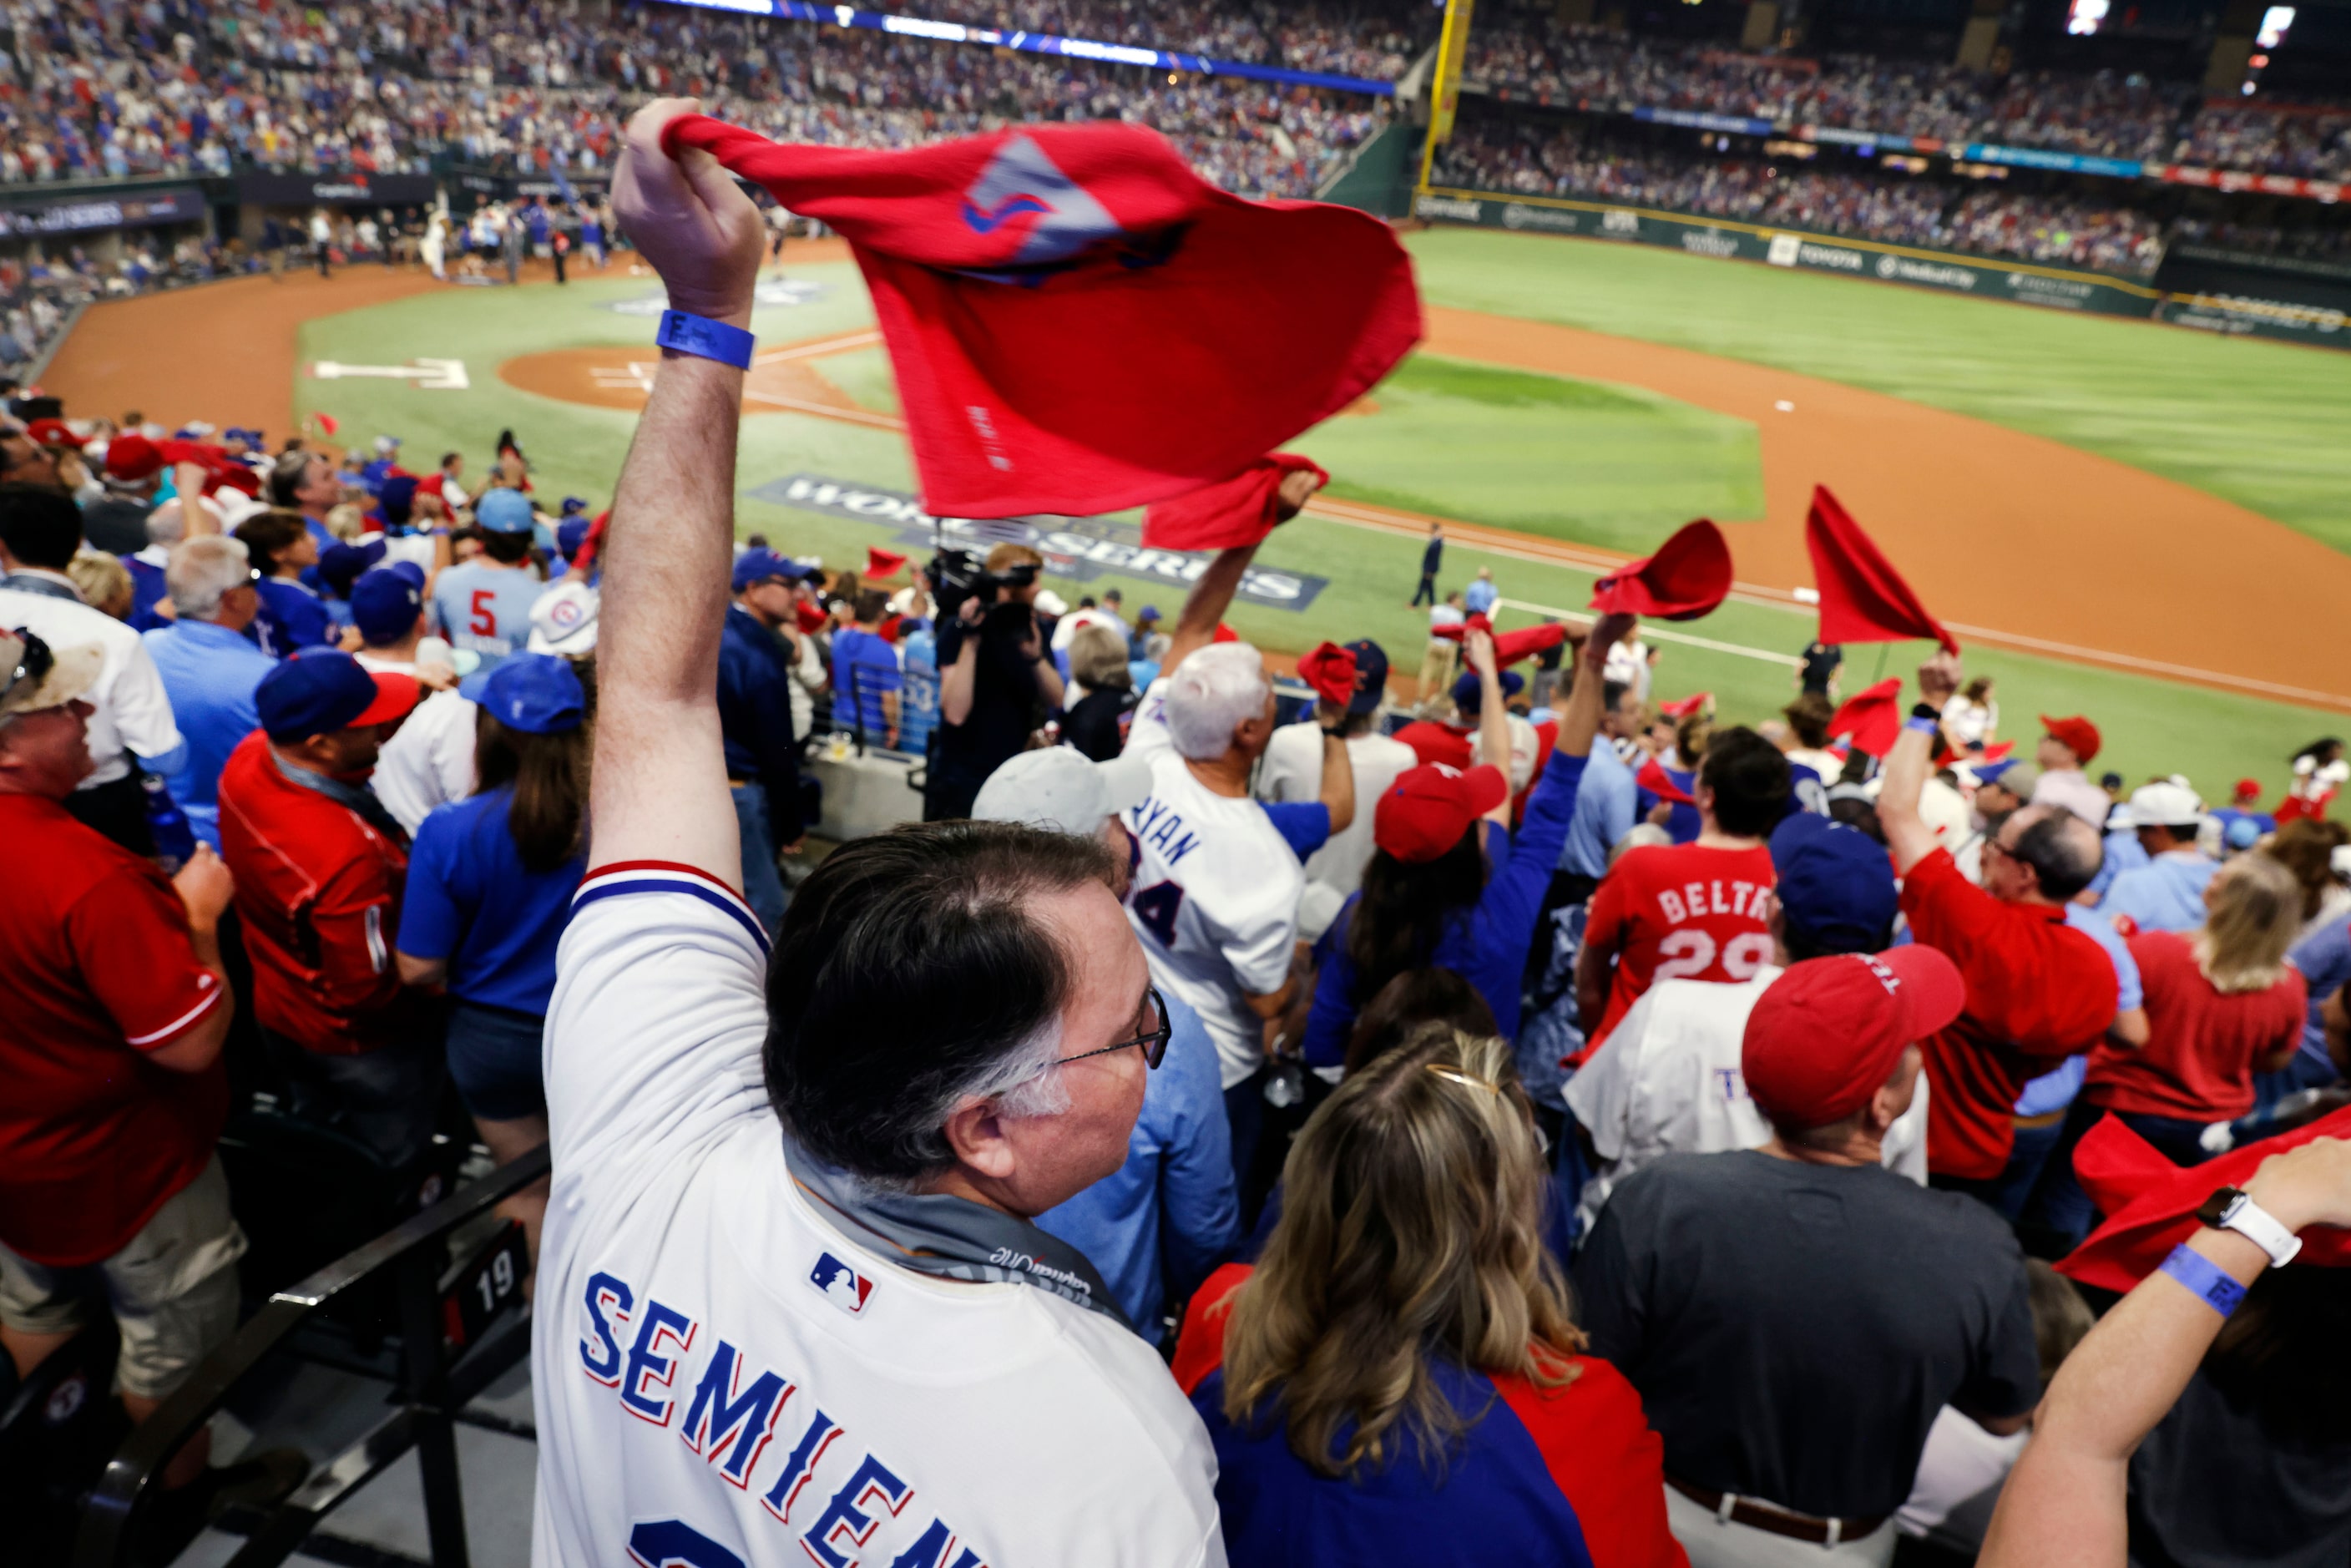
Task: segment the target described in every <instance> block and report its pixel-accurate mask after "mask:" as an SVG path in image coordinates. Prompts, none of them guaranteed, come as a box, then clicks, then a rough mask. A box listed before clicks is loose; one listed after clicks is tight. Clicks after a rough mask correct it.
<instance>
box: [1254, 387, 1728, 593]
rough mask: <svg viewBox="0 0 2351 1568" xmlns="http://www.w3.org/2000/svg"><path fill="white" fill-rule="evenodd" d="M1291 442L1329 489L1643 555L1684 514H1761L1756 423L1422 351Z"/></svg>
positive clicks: (1628, 390) (1637, 393)
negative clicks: (1317, 467)
mask: <svg viewBox="0 0 2351 1568" xmlns="http://www.w3.org/2000/svg"><path fill="white" fill-rule="evenodd" d="M1371 401H1372V403H1373V405H1374V409H1373V412H1371V413H1345V414H1342V415H1340V416H1339V417H1338V418H1336V419H1332V420H1327V421H1325V422H1324V423H1322V424H1320V425H1318V426H1316V427H1315V428H1314V429H1313V430H1311V431H1309V432H1308V433H1307V434H1304V435H1303V436H1301V437H1300V438H1299V439H1298V440H1297V441H1295V442H1293V443H1291V445H1292V446H1294V447H1295V448H1296V449H1297V450H1299V451H1301V452H1304V453H1306V454H1308V455H1310V456H1311V457H1313V458H1314V459H1315V460H1316V461H1318V462H1320V463H1321V464H1322V465H1323V466H1324V467H1325V468H1328V469H1329V470H1331V474H1332V481H1331V493H1332V495H1334V496H1343V497H1350V498H1352V499H1354V500H1358V501H1372V502H1375V503H1377V504H1379V505H1381V506H1387V507H1403V508H1404V509H1405V510H1406V511H1413V512H1433V513H1437V514H1438V515H1440V516H1444V517H1461V518H1464V519H1466V520H1468V521H1470V522H1477V523H1488V524H1491V525H1492V526H1494V527H1496V528H1513V529H1517V530H1519V531H1520V532H1524V533H1532V534H1542V535H1545V536H1547V537H1549V538H1556V539H1566V540H1570V541H1573V542H1577V543H1583V544H1595V545H1601V546H1604V547H1606V548H1609V549H1621V550H1624V551H1625V552H1626V553H1628V554H1633V555H1638V554H1640V553H1642V552H1644V551H1646V550H1648V549H1652V548H1654V547H1655V545H1656V541H1657V540H1658V539H1659V538H1661V537H1663V536H1664V535H1665V534H1667V533H1668V532H1670V531H1671V530H1673V529H1674V528H1678V527H1679V526H1680V525H1682V524H1683V523H1686V522H1687V521H1689V519H1690V518H1692V517H1723V518H1747V517H1761V516H1762V515H1763V468H1762V458H1761V449H1760V444H1759V441H1758V438H1757V436H1756V434H1755V427H1754V425H1753V424H1751V423H1749V422H1747V421H1746V420H1743V419H1733V418H1730V417H1729V416H1728V415H1725V414H1719V413H1713V412H1711V411H1709V410H1707V409H1701V408H1693V407H1692V406H1690V405H1689V404H1687V403H1684V402H1676V401H1675V400H1673V399H1672V398H1668V397H1662V396H1659V395H1658V394H1656V393H1655V392H1648V391H1646V390H1644V389H1642V388H1638V387H1620V386H1613V385H1609V384H1606V383H1604V382H1586V381H1573V380H1570V379H1568V378H1566V377H1563V376H1549V375H1541V374H1536V373H1532V372H1530V371H1515V370H1504V369H1500V368H1499V367H1496V366H1490V365H1480V364H1475V363H1471V362H1469V361H1462V360H1446V359H1439V358H1437V357H1436V356H1434V355H1430V354H1416V355H1414V356H1413V357H1412V358H1410V359H1408V360H1406V361H1405V362H1404V363H1403V364H1402V365H1400V366H1398V367H1397V368H1396V370H1395V373H1393V374H1392V375H1390V376H1389V377H1388V379H1387V380H1386V381H1385V382H1382V383H1381V384H1380V385H1379V386H1378V387H1377V388H1376V389H1374V391H1373V392H1372V394H1371Z"/></svg>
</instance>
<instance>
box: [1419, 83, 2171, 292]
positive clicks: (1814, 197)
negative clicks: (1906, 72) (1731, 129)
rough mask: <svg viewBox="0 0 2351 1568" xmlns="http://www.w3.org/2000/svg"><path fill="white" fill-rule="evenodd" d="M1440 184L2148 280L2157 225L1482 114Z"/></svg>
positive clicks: (2068, 200) (2096, 207)
mask: <svg viewBox="0 0 2351 1568" xmlns="http://www.w3.org/2000/svg"><path fill="white" fill-rule="evenodd" d="M1437 172H1438V175H1439V176H1440V178H1441V180H1442V181H1443V182H1444V183H1452V184H1457V185H1461V186H1465V187H1467V188H1470V189H1475V190H1488V191H1506V192H1523V193H1529V194H1536V195H1549V196H1582V197H1587V198H1591V199H1593V200H1598V201H1609V202H1624V203H1627V204H1640V205H1643V206H1651V207H1660V208H1664V209H1667V210H1668V211H1673V212H1683V213H1695V214H1701V215H1704V216H1708V217H1723V218H1736V219H1739V220H1740V221H1742V222H1746V223H1755V224H1786V225H1791V226H1794V227H1802V228H1811V229H1818V230H1823V231H1826V232H1828V233H1832V234H1844V235H1854V236H1855V237H1856V238H1864V239H1877V240H1890V241H1892V242H1894V243H1896V244H1900V245H1916V246H1931V247H1935V248H1938V249H1947V250H1967V251H1976V252H1980V253H1981V254H1983V255H1987V256H2014V257H2016V258H2018V259H2019V260H2023V261H2032V262H2042V263H2046V264H2049V265H2052V266H2059V267H2092V268H2095V269H2098V270H2100V271H2105V272H2117V273H2121V274H2123V275H2125V276H2126V277H2149V276H2152V275H2153V273H2154V271H2155V269H2156V267H2157V265H2158V263H2159V262H2160V261H2161V260H2162V259H2163V229H2162V226H2161V225H2159V224H2158V223H2157V221H2156V220H2155V219H2154V218H2153V217H2151V216H2150V215H2148V214H2147V213H2144V212H2142V211H2139V210H2138V209H2137V208H2134V207H2130V206H2126V205H2122V204H2113V205H2107V204H2093V203H2090V202H2085V201H2082V200H2079V199H2076V198H2072V197H2064V196H2053V195H2044V194H2038V193H2026V192H2023V191H2012V190H2010V189H2007V188H2005V187H2004V186H2002V185H2000V184H1996V183H1973V182H1965V183H1963V182H1959V181H1949V180H1940V179H1935V178H1931V177H1927V176H1917V175H1907V174H1900V173H1894V172H1853V173H1845V172H1832V171H1828V170H1822V169H1817V168H1815V167H1813V165H1812V164H1810V163H1808V162H1803V161H1801V160H1797V159H1778V160H1770V159H1761V158H1730V157H1709V156H1705V155H1701V154H1698V153H1690V152H1667V151H1664V150H1662V149H1657V148H1654V147H1644V148H1632V147H1625V146H1615V145H1608V144H1604V143H1597V142H1595V141H1593V140H1592V139H1591V138H1589V137H1587V136H1586V135H1585V134H1584V133H1583V132H1581V131H1578V130H1576V129H1575V128H1573V127H1561V128H1558V129H1554V130H1552V131H1551V133H1550V134H1548V135H1544V134H1542V132H1541V131H1540V130H1538V129H1536V128H1532V127H1521V126H1512V125H1510V124H1509V123H1508V122H1505V121H1487V122H1485V123H1483V124H1479V125H1476V126H1473V127H1468V128H1465V131H1463V132H1459V133H1457V134H1456V136H1455V138H1454V140H1453V141H1452V142H1450V143H1449V144H1448V145H1447V148H1446V150H1445V152H1444V155H1443V156H1442V158H1441V159H1440V160H1439V162H1438V165H1437Z"/></svg>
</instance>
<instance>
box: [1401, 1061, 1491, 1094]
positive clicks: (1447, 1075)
mask: <svg viewBox="0 0 2351 1568" xmlns="http://www.w3.org/2000/svg"><path fill="white" fill-rule="evenodd" d="M1420 1070H1421V1071H1423V1072H1433V1073H1435V1074H1437V1077H1439V1078H1444V1079H1449V1080H1451V1081H1452V1082H1456V1083H1458V1084H1460V1085H1461V1086H1462V1087H1463V1088H1464V1089H1483V1090H1484V1091H1485V1092H1487V1093H1489V1094H1499V1093H1501V1092H1502V1086H1501V1085H1500V1084H1499V1083H1489V1082H1486V1081H1485V1080H1484V1079H1482V1078H1472V1077H1470V1076H1469V1075H1468V1073H1466V1072H1456V1071H1453V1069H1451V1068H1449V1067H1439V1066H1438V1065H1437V1063H1435V1062H1433V1061H1425V1062H1423V1063H1421V1068H1420Z"/></svg>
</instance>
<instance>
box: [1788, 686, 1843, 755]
mask: <svg viewBox="0 0 2351 1568" xmlns="http://www.w3.org/2000/svg"><path fill="white" fill-rule="evenodd" d="M1780 716H1781V717H1782V718H1784V719H1786V720H1787V721H1788V727H1789V728H1790V729H1792V730H1794V731H1795V732H1796V739H1797V740H1798V741H1799V742H1800V743H1801V744H1802V746H1803V747H1804V749H1805V750H1807V751H1818V750H1820V749H1821V747H1824V746H1826V745H1827V744H1828V743H1829V726H1830V724H1831V723H1832V722H1834V720H1835V718H1836V709H1835V708H1834V707H1831V706H1829V699H1828V698H1826V697H1824V696H1823V695H1821V694H1820V693H1818V692H1806V693H1805V694H1804V695H1802V696H1800V697H1798V698H1797V699H1796V700H1795V701H1794V702H1792V703H1790V704H1789V705H1788V706H1786V707H1783V708H1782V709H1781V710H1780Z"/></svg>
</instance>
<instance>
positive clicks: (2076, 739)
mask: <svg viewBox="0 0 2351 1568" xmlns="http://www.w3.org/2000/svg"><path fill="white" fill-rule="evenodd" d="M2041 727H2042V728H2043V730H2045V731H2047V732H2048V733H2049V735H2050V736H2052V737H2054V738H2055V739H2058V740H2062V741H2064V743H2065V744H2066V746H2067V747H2070V748H2071V749H2072V750H2073V753H2074V756H2075V757H2076V758H2079V759H2080V760H2082V761H2084V762H2087V761H2089V760H2090V758H2093V757H2095V756H2096V755H2097V754H2098V745H2099V741H2098V727H2097V726H2096V725H2095V724H2092V723H2091V722H2090V721H2089V720H2088V719H2086V718H2084V717H2083V716H2081V715H2080V714H2075V715H2074V716H2073V717H2071V718H2051V717H2050V716H2048V715H2047V714H2045V713H2044V714H2043V715H2042V716H2041Z"/></svg>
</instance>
